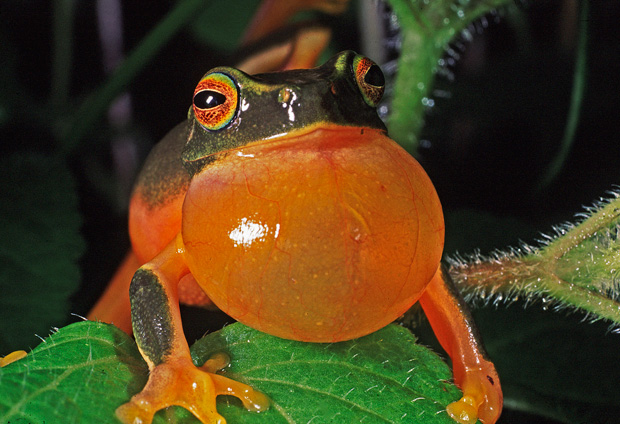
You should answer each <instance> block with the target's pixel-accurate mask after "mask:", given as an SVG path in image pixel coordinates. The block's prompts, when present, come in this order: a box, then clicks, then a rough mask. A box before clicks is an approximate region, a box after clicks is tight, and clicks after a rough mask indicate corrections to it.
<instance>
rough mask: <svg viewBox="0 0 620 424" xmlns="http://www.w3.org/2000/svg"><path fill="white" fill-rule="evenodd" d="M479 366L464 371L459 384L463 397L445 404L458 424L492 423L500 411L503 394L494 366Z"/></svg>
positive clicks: (447, 410) (449, 413)
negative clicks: (478, 421)
mask: <svg viewBox="0 0 620 424" xmlns="http://www.w3.org/2000/svg"><path fill="white" fill-rule="evenodd" d="M484 365H486V364H483V366H481V367H480V368H479V369H474V370H472V369H469V370H467V371H465V377H464V379H463V381H462V382H461V384H460V386H461V389H462V390H463V397H462V398H461V399H459V400H458V401H456V402H453V403H451V404H450V405H448V406H447V408H446V412H447V413H448V415H450V417H452V419H453V420H455V421H456V422H458V423H460V424H474V423H475V422H476V421H477V420H478V419H480V421H482V423H483V424H493V423H495V422H496V421H497V419H498V418H499V415H500V413H501V412H502V404H503V395H502V391H501V389H500V388H499V377H498V376H497V373H496V372H495V367H493V366H492V365H491V367H490V368H489V367H485V366H484Z"/></svg>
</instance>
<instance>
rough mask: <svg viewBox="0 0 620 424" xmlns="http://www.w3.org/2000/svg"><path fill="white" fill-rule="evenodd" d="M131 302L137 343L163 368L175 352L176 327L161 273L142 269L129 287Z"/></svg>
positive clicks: (144, 352) (154, 363)
mask: <svg viewBox="0 0 620 424" xmlns="http://www.w3.org/2000/svg"><path fill="white" fill-rule="evenodd" d="M129 299H130V301H131V322H132V325H133V334H134V337H135V338H136V343H137V344H138V346H139V347H140V350H141V351H142V352H143V354H144V355H145V356H146V357H147V358H148V359H149V361H150V362H152V364H153V365H159V364H161V363H162V362H164V361H165V359H166V357H167V356H169V355H170V354H171V353H172V341H173V340H174V328H173V325H172V314H171V310H170V308H171V305H170V299H169V298H168V295H167V294H166V290H165V289H164V287H163V286H162V284H161V280H160V279H159V278H158V276H157V274H155V273H154V272H153V271H151V270H149V269H144V268H140V269H138V271H136V273H135V274H134V276H133V279H132V280H131V286H129Z"/></svg>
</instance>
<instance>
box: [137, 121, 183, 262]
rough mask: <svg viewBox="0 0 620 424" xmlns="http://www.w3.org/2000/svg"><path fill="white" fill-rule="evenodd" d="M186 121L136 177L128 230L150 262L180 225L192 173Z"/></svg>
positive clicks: (155, 150) (143, 258) (139, 253)
mask: <svg viewBox="0 0 620 424" xmlns="http://www.w3.org/2000/svg"><path fill="white" fill-rule="evenodd" d="M188 132H189V125H188V123H187V121H185V122H183V123H181V124H179V125H177V126H176V127H175V128H174V129H173V130H172V131H170V132H169V133H168V134H167V135H166V136H165V137H164V138H163V139H162V140H161V141H160V142H159V143H158V144H157V145H156V146H155V147H154V148H153V150H152V151H151V153H150V154H149V156H148V157H147V159H146V161H145V163H144V166H143V168H142V170H141V171H140V174H139V175H138V178H137V180H136V184H135V186H134V190H133V193H132V196H131V202H130V205H129V234H130V237H131V243H132V247H133V250H134V252H135V254H136V255H137V257H138V258H139V259H140V260H141V261H143V262H147V261H149V260H151V259H152V258H153V257H155V255H157V253H159V252H160V251H161V250H162V249H163V248H164V247H165V246H166V245H167V244H168V243H169V242H170V241H171V240H172V239H173V238H174V236H175V235H176V234H177V233H178V232H179V230H180V229H181V208H182V205H183V199H184V198H185V192H186V191H187V187H188V186H189V181H190V176H189V174H188V172H187V171H186V170H185V168H184V167H183V162H182V161H181V151H182V150H183V146H184V145H185V143H186V142H187V136H188Z"/></svg>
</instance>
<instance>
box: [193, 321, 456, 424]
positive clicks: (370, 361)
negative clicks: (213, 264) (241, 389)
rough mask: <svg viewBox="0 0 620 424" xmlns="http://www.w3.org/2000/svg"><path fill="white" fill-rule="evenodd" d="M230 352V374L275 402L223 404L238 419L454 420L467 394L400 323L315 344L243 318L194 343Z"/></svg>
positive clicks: (205, 353)
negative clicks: (451, 409)
mask: <svg viewBox="0 0 620 424" xmlns="http://www.w3.org/2000/svg"><path fill="white" fill-rule="evenodd" d="M222 350H227V351H229V352H230V354H231V356H232V358H233V363H232V366H231V368H230V370H228V371H227V372H228V373H230V374H231V375H232V376H234V377H235V378H238V379H239V380H242V381H244V382H245V383H247V384H250V385H251V386H252V387H254V388H256V389H259V390H261V391H262V392H264V393H266V394H267V396H269V398H270V399H271V401H272V407H271V408H270V409H269V410H268V411H267V412H265V413H261V414H251V413H247V412H245V411H243V410H242V409H241V408H240V406H239V404H238V403H237V402H236V401H235V400H231V401H230V403H227V404H225V405H223V406H222V407H221V408H220V411H221V413H222V415H224V416H225V417H226V418H227V419H228V420H229V422H231V423H235V422H243V423H265V422H268V423H274V424H275V423H291V422H292V423H306V422H313V423H333V422H342V423H354V422H364V423H375V422H376V423H390V422H403V421H407V420H414V419H415V422H416V423H447V424H453V423H454V421H453V420H452V419H451V418H449V417H448V416H447V414H446V413H445V407H446V405H448V404H449V403H451V402H454V401H456V400H458V399H459V398H460V396H461V394H460V391H459V390H458V389H457V388H456V387H455V386H453V385H451V384H449V383H448V382H447V381H448V380H450V378H451V377H452V374H451V371H450V369H449V368H448V367H447V365H446V364H445V363H444V362H443V361H441V359H439V357H438V356H437V355H435V354H434V353H432V352H431V351H429V350H428V349H427V348H425V347H423V346H420V345H418V344H416V343H415V338H414V337H413V335H412V334H411V333H410V332H409V331H408V330H406V329H404V328H402V327H398V326H394V325H393V326H388V327H386V328H384V329H382V330H380V331H378V332H376V333H373V334H371V335H368V336H366V337H363V338H360V339H357V340H352V341H348V342H342V343H334V344H310V343H303V342H295V341H290V340H283V339H280V338H277V337H273V336H269V335H267V334H264V333H260V332H258V331H256V330H252V329H250V328H248V327H245V326H242V325H240V324H235V325H231V326H229V327H226V328H225V329H224V330H222V331H221V332H219V333H218V334H217V335H215V336H214V337H206V338H205V339H202V340H200V341H198V342H196V344H195V345H194V346H193V348H192V351H193V355H194V358H195V360H198V362H199V363H202V362H203V361H204V360H206V359H208V358H209V356H210V355H211V354H213V353H216V352H220V351H222Z"/></svg>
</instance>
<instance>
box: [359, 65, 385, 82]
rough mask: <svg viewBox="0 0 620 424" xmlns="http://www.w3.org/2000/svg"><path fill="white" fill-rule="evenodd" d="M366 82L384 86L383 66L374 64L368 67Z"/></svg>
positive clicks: (365, 76)
mask: <svg viewBox="0 0 620 424" xmlns="http://www.w3.org/2000/svg"><path fill="white" fill-rule="evenodd" d="M364 82H366V84H370V85H374V86H375V87H383V86H384V85H385V77H384V76H383V72H381V68H379V66H377V65H372V66H371V67H370V68H368V71H367V72H366V75H364Z"/></svg>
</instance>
